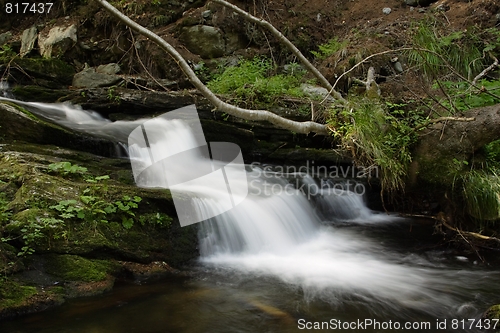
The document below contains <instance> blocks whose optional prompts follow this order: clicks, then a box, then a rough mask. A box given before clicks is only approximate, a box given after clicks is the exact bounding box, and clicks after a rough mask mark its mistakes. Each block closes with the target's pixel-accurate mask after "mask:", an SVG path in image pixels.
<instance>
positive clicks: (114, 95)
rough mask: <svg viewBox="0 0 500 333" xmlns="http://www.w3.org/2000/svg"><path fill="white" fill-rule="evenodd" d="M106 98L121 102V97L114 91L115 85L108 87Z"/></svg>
mask: <svg viewBox="0 0 500 333" xmlns="http://www.w3.org/2000/svg"><path fill="white" fill-rule="evenodd" d="M108 100H109V101H110V102H112V103H117V104H120V103H121V98H120V96H119V95H118V94H117V93H116V87H114V86H113V87H109V88H108Z"/></svg>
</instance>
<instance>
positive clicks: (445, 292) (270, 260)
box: [0, 98, 500, 333]
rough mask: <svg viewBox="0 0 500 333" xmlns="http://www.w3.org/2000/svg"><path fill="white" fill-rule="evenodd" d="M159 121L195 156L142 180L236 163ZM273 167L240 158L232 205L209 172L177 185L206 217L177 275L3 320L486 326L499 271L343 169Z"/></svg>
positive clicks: (377, 328) (159, 134)
mask: <svg viewBox="0 0 500 333" xmlns="http://www.w3.org/2000/svg"><path fill="white" fill-rule="evenodd" d="M0 99H1V98H0ZM4 99H5V98H4ZM11 101H12V100H11ZM13 102H16V103H19V104H21V105H23V106H26V107H28V108H29V109H30V111H33V112H36V113H37V114H39V115H41V116H43V117H45V118H47V119H50V120H51V121H55V122H58V123H59V124H61V125H63V126H65V127H69V128H72V129H75V130H80V131H85V132H88V133H93V134H97V135H101V136H105V137H112V138H115V139H118V141H121V142H124V143H125V142H127V141H126V140H125V138H127V137H128V135H129V134H130V133H131V131H132V130H133V129H134V128H137V127H138V126H141V124H143V123H144V122H145V120H139V121H135V122H126V121H121V122H114V123H112V122H110V121H109V120H106V119H104V118H102V117H101V116H100V115H98V114H96V113H92V112H88V111H84V110H81V109H79V108H76V107H74V106H71V105H67V104H64V105H63V104H61V105H57V104H43V103H24V102H18V101H13ZM155 126H159V127H157V128H155V131H154V133H155V135H154V136H150V140H146V142H147V148H150V149H153V150H154V149H156V150H157V151H162V152H165V151H167V152H168V151H172V150H175V152H179V151H180V152H183V151H192V154H191V155H189V156H187V157H186V156H184V158H186V159H185V160H183V163H179V165H174V166H171V165H167V164H166V163H164V164H163V165H162V167H160V168H157V169H153V171H152V172H144V173H142V174H141V175H140V176H138V177H136V181H137V183H138V185H139V186H145V187H167V185H166V184H167V183H168V181H171V178H168V177H169V176H170V175H171V174H172V173H174V174H175V175H176V176H178V177H179V179H186V178H187V177H189V172H190V171H189V168H186V167H185V166H186V164H184V162H186V163H189V165H193V166H196V168H197V169H205V168H212V169H214V170H215V169H217V168H221V169H225V170H226V172H227V175H229V176H231V175H233V174H235V172H236V171H234V170H233V169H232V166H226V167H221V166H220V165H217V164H216V162H214V161H212V160H211V159H209V158H208V159H207V158H204V157H203V156H199V153H198V151H193V148H197V147H202V146H203V147H204V145H206V143H205V142H201V143H200V141H199V138H198V137H196V136H195V135H194V134H193V133H192V132H193V125H192V123H189V122H184V121H182V120H176V121H170V120H168V121H167V120H161V121H159V122H157V123H156V124H155ZM142 128H143V131H144V128H145V127H142ZM146 128H147V129H148V131H149V127H146ZM149 133H152V132H149ZM151 138H154V139H151ZM148 141H149V142H148ZM129 143H130V141H129ZM144 149H146V147H145V146H144V147H135V148H134V149H131V147H129V153H130V154H131V158H133V159H134V161H133V163H139V164H140V163H143V164H147V165H151V160H149V158H150V156H152V155H150V154H147V153H144V152H141V150H144ZM153 152H154V151H153ZM155 156H158V155H155ZM161 157H162V158H164V157H167V156H164V155H162V156H161ZM153 164H154V163H153ZM165 168H166V170H167V172H166V173H165V172H164V173H162V172H159V170H165ZM144 169H146V168H144ZM276 169H277V168H273V167H270V168H267V169H266V168H264V167H263V166H260V165H246V166H245V170H246V177H247V179H248V182H247V181H243V182H240V181H237V182H233V183H231V184H230V185H231V186H232V187H231V189H232V192H231V193H232V194H233V196H237V195H242V194H241V193H243V191H238V189H241V186H243V185H245V186H248V196H245V198H243V199H244V200H243V199H241V200H239V199H238V198H236V199H234V200H236V202H240V203H239V204H237V205H236V207H235V208H233V209H229V210H228V209H226V208H225V206H224V200H225V198H226V196H227V193H226V192H224V191H222V190H221V189H220V188H214V187H213V185H212V184H213V180H210V181H207V182H201V183H197V184H195V185H196V186H195V185H194V184H191V183H189V184H188V182H185V183H180V184H176V186H177V187H176V191H178V192H179V193H183V194H186V195H187V196H188V197H189V198H190V199H189V204H190V205H191V206H190V207H191V208H192V209H191V210H192V211H193V212H195V213H196V214H197V218H199V219H201V220H204V221H203V222H201V223H199V247H200V258H199V259H198V260H196V261H195V262H193V263H190V264H189V265H187V266H186V267H185V268H184V269H185V271H186V276H183V277H179V276H177V277H172V278H170V279H169V280H167V281H162V282H161V283H155V284H148V285H131V284H125V283H123V284H120V285H118V286H117V287H116V288H115V289H114V290H113V291H111V292H109V293H107V294H105V295H102V296H98V297H91V298H85V299H77V300H70V301H68V302H67V303H66V304H64V305H63V306H61V307H59V308H56V309H53V310H50V311H46V312H43V313H40V314H34V315H30V316H26V317H23V318H19V319H15V320H11V321H8V322H4V323H2V332H19V333H20V332H73V333H74V332H192V333H195V332H295V331H304V330H307V329H314V330H320V331H336V330H342V331H346V332H358V331H359V332H362V331H363V332H396V331H401V330H411V331H415V332H438V331H443V332H481V331H482V328H484V327H485V326H486V325H490V326H491V327H493V326H494V325H496V323H495V322H485V321H484V320H480V319H481V316H482V314H483V313H484V311H485V310H486V309H487V308H488V307H489V306H490V305H492V304H496V303H499V299H498V296H497V295H498V294H499V292H500V285H498V283H497V281H498V278H499V277H500V274H499V271H498V270H495V269H493V268H491V267H490V266H488V265H487V264H484V263H482V262H481V261H480V260H479V259H478V258H477V257H474V256H472V255H467V256H465V255H463V254H461V253H458V252H456V251H455V250H453V249H449V250H448V249H443V248H442V247H435V244H437V243H438V242H439V240H440V238H439V236H438V235H434V236H430V235H431V234H432V222H430V221H422V220H419V221H416V220H411V219H403V218H400V217H397V216H396V215H388V214H386V213H381V212H374V211H372V210H370V209H369V208H368V207H367V204H366V202H365V199H364V197H363V195H361V194H362V193H361V194H360V193H357V192H356V191H354V190H353V183H352V182H351V183H349V180H346V179H330V178H321V177H317V176H316V177H312V176H311V175H310V174H308V173H304V172H301V171H294V172H290V171H287V172H286V173H283V172H281V171H276ZM278 169H279V168H278ZM141 171H142V169H141ZM167 178H168V179H167ZM243 183H245V184H243ZM354 184H355V185H357V184H363V183H362V182H359V183H357V182H356V183H354ZM228 186H229V185H228ZM363 192H364V191H363ZM233 204H234V202H233ZM497 327H498V328H500V323H499V324H498V325H497Z"/></svg>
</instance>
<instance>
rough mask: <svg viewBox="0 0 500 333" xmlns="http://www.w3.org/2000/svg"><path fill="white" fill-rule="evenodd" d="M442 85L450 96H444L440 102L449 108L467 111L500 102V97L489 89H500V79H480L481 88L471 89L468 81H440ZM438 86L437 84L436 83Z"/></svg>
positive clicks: (478, 83) (435, 86)
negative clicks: (492, 93) (490, 92)
mask: <svg viewBox="0 0 500 333" xmlns="http://www.w3.org/2000/svg"><path fill="white" fill-rule="evenodd" d="M440 84H441V86H442V87H443V88H444V89H445V90H446V92H447V94H448V96H447V97H443V98H441V99H440V100H439V102H440V103H441V104H442V105H443V106H445V107H447V108H448V109H449V110H453V111H455V112H457V111H458V112H461V111H467V110H469V109H473V108H478V107H483V106H489V105H494V104H497V103H500V98H496V97H495V96H492V95H491V94H488V93H487V91H492V92H493V91H495V90H499V89H500V80H495V81H487V80H479V81H478V82H477V85H478V86H479V87H482V89H481V90H479V91H478V90H476V89H471V86H470V84H469V83H467V82H463V81H462V82H453V81H443V82H440ZM434 88H437V84H435V85H434Z"/></svg>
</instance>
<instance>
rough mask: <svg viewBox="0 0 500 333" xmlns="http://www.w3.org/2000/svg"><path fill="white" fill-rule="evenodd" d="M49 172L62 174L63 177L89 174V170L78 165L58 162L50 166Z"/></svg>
mask: <svg viewBox="0 0 500 333" xmlns="http://www.w3.org/2000/svg"><path fill="white" fill-rule="evenodd" d="M48 168H49V172H54V173H60V174H62V175H68V174H80V175H81V174H84V173H86V172H87V168H85V167H82V166H79V165H77V164H73V165H72V164H71V162H57V163H52V164H49V167H48Z"/></svg>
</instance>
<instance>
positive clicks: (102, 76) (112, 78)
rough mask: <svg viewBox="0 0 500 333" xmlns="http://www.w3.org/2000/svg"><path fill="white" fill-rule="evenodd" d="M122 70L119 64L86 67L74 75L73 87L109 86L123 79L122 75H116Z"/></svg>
mask: <svg viewBox="0 0 500 333" xmlns="http://www.w3.org/2000/svg"><path fill="white" fill-rule="evenodd" d="M119 71H120V66H119V65H118V64H114V63H111V64H107V65H101V66H99V67H97V69H96V68H94V67H91V68H86V69H84V70H82V71H81V72H78V73H76V74H75V76H74V77H73V87H75V88H98V87H109V86H112V85H115V84H117V83H118V82H120V81H121V80H122V78H121V76H119V75H116V73H118V72H119Z"/></svg>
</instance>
